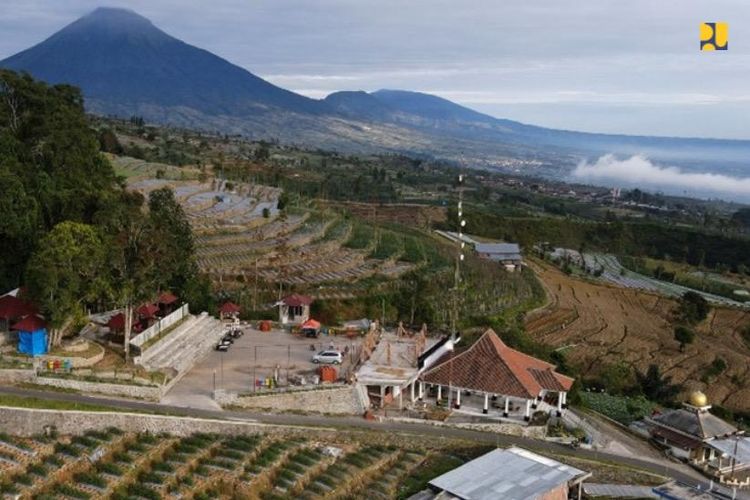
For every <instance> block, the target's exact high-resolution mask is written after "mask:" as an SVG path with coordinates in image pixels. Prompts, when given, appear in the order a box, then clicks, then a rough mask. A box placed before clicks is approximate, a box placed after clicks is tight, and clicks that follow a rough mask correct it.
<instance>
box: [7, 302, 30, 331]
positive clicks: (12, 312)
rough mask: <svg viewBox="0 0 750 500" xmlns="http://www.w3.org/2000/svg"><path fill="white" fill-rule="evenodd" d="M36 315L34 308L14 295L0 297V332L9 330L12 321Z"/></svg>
mask: <svg viewBox="0 0 750 500" xmlns="http://www.w3.org/2000/svg"><path fill="white" fill-rule="evenodd" d="M34 313H36V310H35V308H34V306H32V305H31V304H29V303H28V302H25V301H23V300H21V299H19V298H18V297H16V296H14V295H10V294H8V295H3V296H2V297H0V331H8V330H10V324H11V323H12V322H13V320H17V319H20V318H23V317H24V316H28V315H30V314H34Z"/></svg>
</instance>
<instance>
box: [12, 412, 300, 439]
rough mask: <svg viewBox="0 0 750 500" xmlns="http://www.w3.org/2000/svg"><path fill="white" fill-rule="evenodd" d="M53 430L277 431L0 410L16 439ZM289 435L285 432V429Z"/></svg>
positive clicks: (115, 415) (181, 420)
mask: <svg viewBox="0 0 750 500" xmlns="http://www.w3.org/2000/svg"><path fill="white" fill-rule="evenodd" d="M48 426H54V427H55V428H56V429H57V431H58V432H59V433H60V434H81V433H83V432H85V431H88V430H105V429H107V428H108V427H117V428H118V429H120V430H122V431H125V432H152V433H160V432H167V433H170V434H173V435H176V436H187V435H190V434H193V433H196V432H208V433H221V434H230V435H239V434H256V433H260V432H267V431H273V430H277V429H280V428H278V427H276V426H272V425H266V424H259V423H252V422H237V421H228V420H217V419H201V418H192V417H174V416H165V415H144V414H142V413H120V412H85V411H61V410H44V409H30V408H11V407H0V429H3V430H5V431H12V433H13V434H14V435H17V436H33V435H35V434H40V433H42V432H44V429H45V427H48ZM286 430H287V431H288V428H287V429H286Z"/></svg>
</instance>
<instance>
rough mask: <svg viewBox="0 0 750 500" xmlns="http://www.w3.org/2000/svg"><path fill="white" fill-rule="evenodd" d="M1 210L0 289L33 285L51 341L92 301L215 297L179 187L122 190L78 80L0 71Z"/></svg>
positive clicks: (109, 304) (103, 304)
mask: <svg viewBox="0 0 750 500" xmlns="http://www.w3.org/2000/svg"><path fill="white" fill-rule="evenodd" d="M0 211H2V214H3V217H2V218H0V240H2V242H3V252H2V253H0V290H8V289H12V288H15V287H18V286H26V287H27V289H28V293H29V295H30V298H31V299H32V300H33V301H34V302H35V303H36V304H37V305H38V307H39V308H40V312H41V313H42V314H43V315H44V316H45V319H46V321H47V322H48V326H49V330H50V335H49V338H50V343H51V344H53V345H54V344H57V343H59V342H60V340H61V338H62V336H63V334H64V333H65V332H66V331H67V330H70V329H72V328H74V327H75V326H77V325H76V323H77V322H78V321H81V320H82V319H83V318H84V317H85V313H86V311H88V310H91V309H94V310H103V309H107V308H113V307H118V308H124V309H125V310H126V312H130V311H132V308H133V307H134V306H137V305H138V304H139V303H140V302H141V301H145V300H148V299H151V298H153V297H154V296H155V295H156V294H157V293H158V292H159V291H162V290H170V291H172V292H173V293H175V294H177V295H178V296H180V297H181V298H182V299H184V300H187V301H191V302H192V303H194V304H195V305H197V306H199V307H201V306H202V307H207V304H206V303H207V302H208V301H210V294H209V286H208V283H207V282H206V281H205V280H203V279H202V278H200V277H199V274H198V267H197V265H196V262H195V258H194V245H193V240H192V233H191V230H190V226H189V224H188V222H187V219H186V217H185V214H184V212H183V210H182V207H181V206H180V205H179V204H178V203H177V201H176V200H175V198H174V194H173V193H172V191H171V190H169V189H160V190H157V191H154V192H152V193H151V194H150V195H149V198H148V203H146V200H145V199H144V197H143V196H142V195H140V194H138V193H131V192H128V191H126V190H125V184H124V180H123V179H121V178H118V177H117V176H116V175H115V172H114V170H113V168H112V166H111V165H110V163H109V162H108V161H107V159H106V158H105V157H104V156H103V155H102V154H101V152H100V141H99V136H98V134H97V133H96V131H94V130H93V129H92V128H91V126H90V123H89V121H88V118H87V117H86V115H85V113H84V109H83V98H82V96H81V93H80V91H79V90H78V89H77V88H75V87H72V86H69V85H54V86H49V85H47V84H45V83H42V82H39V81H36V80H34V79H33V78H31V77H30V76H29V75H27V74H18V73H15V72H12V71H7V70H0ZM129 317H130V316H129V315H128V314H126V318H128V319H129ZM128 323H129V321H128ZM130 326H131V325H130V324H126V330H127V332H126V334H127V333H129V330H130ZM126 346H127V340H126Z"/></svg>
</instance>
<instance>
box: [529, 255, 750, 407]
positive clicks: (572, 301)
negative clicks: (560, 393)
mask: <svg viewBox="0 0 750 500" xmlns="http://www.w3.org/2000/svg"><path fill="white" fill-rule="evenodd" d="M531 265H532V266H533V268H534V270H535V271H536V273H537V276H538V277H539V279H540V280H541V281H542V283H543V284H544V285H545V289H546V291H547V295H548V299H549V305H548V306H547V307H545V308H544V309H541V310H539V311H536V312H533V313H531V314H529V315H528V316H527V318H526V328H527V331H528V332H529V333H530V334H531V335H532V336H534V337H535V338H537V339H538V340H541V341H543V342H545V343H547V344H549V345H552V346H555V347H566V349H565V353H566V354H567V355H568V357H569V359H570V360H571V361H572V362H573V363H575V364H577V365H578V366H579V367H580V369H581V372H582V373H583V374H585V375H591V376H594V375H596V374H597V373H599V371H600V370H601V369H602V368H604V367H605V366H606V365H607V364H615V363H620V362H622V363H625V364H627V365H630V366H633V367H635V368H637V369H639V370H641V371H644V370H645V369H646V368H647V367H648V365H650V364H657V365H658V366H659V367H660V368H661V370H662V372H663V373H666V374H667V375H669V376H671V377H672V378H673V380H674V381H675V382H678V383H681V384H684V389H685V391H690V390H695V389H700V390H702V391H704V392H705V393H706V394H707V395H708V397H709V400H710V401H712V402H713V403H715V404H721V405H722V406H726V407H729V408H732V409H741V410H745V411H748V410H750V389H749V388H748V387H750V386H748V382H750V364H749V363H748V361H750V348H748V346H747V345H746V343H745V342H744V340H743V339H742V336H741V333H740V332H741V331H742V330H743V329H744V328H746V327H748V325H750V313H748V312H746V311H743V310H737V309H730V308H724V307H715V308H713V309H712V310H711V313H710V314H709V317H708V318H707V319H706V321H704V322H703V323H701V324H700V325H698V327H697V328H696V330H697V333H698V335H697V336H696V339H695V342H694V343H692V344H689V345H687V346H685V349H684V350H683V351H681V350H680V348H679V344H678V342H677V341H675V340H674V331H673V329H674V318H673V316H674V309H675V308H676V302H675V301H674V300H672V299H669V298H665V297H663V296H661V295H658V294H655V293H649V292H645V291H641V290H637V289H633V288H623V287H616V286H612V285H607V284H597V283H593V282H590V281H583V280H580V279H577V278H574V277H571V276H568V275H566V274H565V273H563V272H561V271H560V270H558V269H557V268H556V267H554V266H552V265H549V264H547V263H544V262H540V261H536V260H535V261H532V262H531ZM716 358H721V359H722V360H724V361H725V362H726V365H727V368H726V369H725V370H724V371H723V372H722V373H720V374H718V375H712V376H710V377H706V373H707V371H708V369H709V367H710V365H711V363H712V362H713V361H714V360H715V359H716Z"/></svg>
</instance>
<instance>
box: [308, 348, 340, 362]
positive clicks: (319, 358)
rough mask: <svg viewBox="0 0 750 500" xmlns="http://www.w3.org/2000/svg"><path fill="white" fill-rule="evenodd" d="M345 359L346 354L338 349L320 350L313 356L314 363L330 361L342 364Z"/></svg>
mask: <svg viewBox="0 0 750 500" xmlns="http://www.w3.org/2000/svg"><path fill="white" fill-rule="evenodd" d="M343 361H344V356H343V355H342V354H341V353H340V352H338V351H320V352H319V353H318V354H316V355H314V356H313V357H312V362H313V363H316V364H317V363H328V364H333V365H340V364H341V363H342V362H343Z"/></svg>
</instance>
